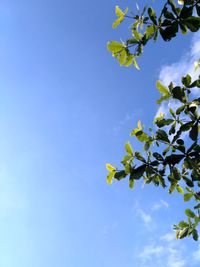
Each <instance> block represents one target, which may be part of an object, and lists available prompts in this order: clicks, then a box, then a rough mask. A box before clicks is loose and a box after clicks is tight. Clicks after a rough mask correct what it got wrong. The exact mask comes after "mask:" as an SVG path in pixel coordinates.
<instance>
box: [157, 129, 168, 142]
mask: <svg viewBox="0 0 200 267" xmlns="http://www.w3.org/2000/svg"><path fill="white" fill-rule="evenodd" d="M156 139H157V140H161V141H164V142H167V143H170V141H169V139H168V136H167V133H166V132H165V131H163V130H160V129H159V130H157V132H156Z"/></svg>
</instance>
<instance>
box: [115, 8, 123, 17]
mask: <svg viewBox="0 0 200 267" xmlns="http://www.w3.org/2000/svg"><path fill="white" fill-rule="evenodd" d="M115 14H116V16H118V17H122V16H124V15H125V13H124V12H123V11H122V10H121V9H120V8H119V6H116V7H115Z"/></svg>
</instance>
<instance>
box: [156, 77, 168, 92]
mask: <svg viewBox="0 0 200 267" xmlns="http://www.w3.org/2000/svg"><path fill="white" fill-rule="evenodd" d="M156 87H157V89H158V90H159V92H160V93H161V94H164V95H168V94H169V91H168V89H167V87H165V86H164V85H163V84H162V83H161V81H160V80H158V81H157V82H156Z"/></svg>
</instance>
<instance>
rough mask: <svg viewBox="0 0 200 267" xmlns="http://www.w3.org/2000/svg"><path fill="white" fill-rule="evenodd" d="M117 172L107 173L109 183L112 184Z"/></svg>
mask: <svg viewBox="0 0 200 267" xmlns="http://www.w3.org/2000/svg"><path fill="white" fill-rule="evenodd" d="M114 174H115V172H109V174H108V175H107V179H106V181H107V184H112V181H113V177H114Z"/></svg>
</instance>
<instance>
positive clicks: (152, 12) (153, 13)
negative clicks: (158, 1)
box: [148, 7, 157, 25]
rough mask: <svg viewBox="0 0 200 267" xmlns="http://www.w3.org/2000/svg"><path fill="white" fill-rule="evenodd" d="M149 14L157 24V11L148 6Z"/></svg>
mask: <svg viewBox="0 0 200 267" xmlns="http://www.w3.org/2000/svg"><path fill="white" fill-rule="evenodd" d="M148 14H149V17H150V19H151V20H152V21H153V23H154V24H155V25H157V20H156V12H155V11H154V9H153V8H152V7H149V8H148Z"/></svg>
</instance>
